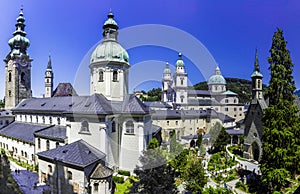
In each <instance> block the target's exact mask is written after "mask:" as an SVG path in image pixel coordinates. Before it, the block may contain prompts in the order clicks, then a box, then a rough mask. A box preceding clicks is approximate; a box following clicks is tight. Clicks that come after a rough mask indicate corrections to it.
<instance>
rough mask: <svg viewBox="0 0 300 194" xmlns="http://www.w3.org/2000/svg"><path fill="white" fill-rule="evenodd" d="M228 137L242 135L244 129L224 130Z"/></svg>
mask: <svg viewBox="0 0 300 194" xmlns="http://www.w3.org/2000/svg"><path fill="white" fill-rule="evenodd" d="M226 132H227V133H228V134H229V135H244V129H238V130H237V129H226Z"/></svg>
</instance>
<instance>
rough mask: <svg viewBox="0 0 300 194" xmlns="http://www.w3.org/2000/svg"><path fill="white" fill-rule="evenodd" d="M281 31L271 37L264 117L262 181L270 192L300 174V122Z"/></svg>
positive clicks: (291, 69) (290, 66) (287, 54)
mask: <svg viewBox="0 0 300 194" xmlns="http://www.w3.org/2000/svg"><path fill="white" fill-rule="evenodd" d="M286 44H287V42H286V41H285V40H284V37H283V31H282V30H281V29H278V30H277V31H276V32H275V33H274V35H273V42H272V47H271V49H270V57H269V58H268V61H269V64H270V67H269V70H270V71H271V79H270V82H269V88H268V93H267V95H268V98H269V107H268V108H266V109H265V110H264V115H263V122H264V127H263V158H262V161H261V170H262V180H263V182H264V183H265V184H267V185H269V186H270V189H271V190H280V189H281V188H282V187H283V186H284V185H285V184H286V181H287V178H289V177H290V174H291V175H292V178H293V176H294V175H295V174H296V172H299V167H300V164H299V161H300V124H299V123H300V122H299V117H298V116H297V115H296V113H297V112H298V111H299V110H298V108H297V107H296V106H295V105H294V95H293V93H294V91H295V84H294V80H293V76H292V72H293V66H294V65H293V63H292V60H291V58H290V52H289V51H288V50H287V48H286Z"/></svg>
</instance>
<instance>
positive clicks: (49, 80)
mask: <svg viewBox="0 0 300 194" xmlns="http://www.w3.org/2000/svg"><path fill="white" fill-rule="evenodd" d="M53 78H54V76H53V71H52V65H51V57H50V55H49V59H48V65H47V69H46V72H45V98H51V97H52V93H53Z"/></svg>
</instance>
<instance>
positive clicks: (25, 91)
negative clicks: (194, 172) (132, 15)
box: [0, 10, 159, 193]
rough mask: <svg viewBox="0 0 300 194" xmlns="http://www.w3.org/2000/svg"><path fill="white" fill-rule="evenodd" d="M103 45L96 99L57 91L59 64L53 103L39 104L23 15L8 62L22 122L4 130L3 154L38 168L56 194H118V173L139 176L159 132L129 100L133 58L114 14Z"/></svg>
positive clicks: (95, 58)
mask: <svg viewBox="0 0 300 194" xmlns="http://www.w3.org/2000/svg"><path fill="white" fill-rule="evenodd" d="M102 35H103V41H102V42H101V43H100V44H99V45H98V46H97V48H96V49H95V50H94V52H93V54H92V56H91V60H90V65H89V67H88V68H90V72H91V74H90V77H91V80H90V81H91V82H90V92H91V94H90V95H89V96H78V95H77V93H76V91H75V90H74V88H73V87H72V86H71V84H68V83H61V84H59V85H58V87H57V88H56V89H55V90H53V79H54V71H53V69H52V64H51V58H50V57H49V60H48V65H47V68H46V71H45V96H44V98H34V97H32V96H31V61H32V59H31V58H30V57H29V54H28V52H27V49H28V47H29V40H28V39H27V38H26V33H25V18H24V15H23V12H22V10H21V12H20V14H19V17H18V18H17V24H16V31H15V32H14V33H13V38H12V39H11V40H9V42H8V43H9V46H10V48H11V51H10V53H9V54H8V55H7V57H6V58H5V60H4V61H5V62H6V82H5V88H6V89H5V91H6V93H5V97H6V98H5V99H6V101H5V108H6V109H11V111H12V113H13V115H14V117H15V120H14V122H11V123H10V124H8V125H7V126H6V127H3V128H1V130H0V147H1V148H3V149H4V150H5V151H6V152H7V153H8V154H10V156H11V157H13V158H16V159H18V160H19V161H24V162H26V163H28V164H31V165H35V166H38V173H39V182H40V183H45V184H48V185H50V187H51V192H54V193H57V192H59V193H73V192H74V193H86V192H89V193H112V192H113V184H112V173H113V172H114V171H116V170H118V169H124V170H129V171H133V169H134V168H135V167H136V165H137V164H138V158H139V156H140V154H141V153H142V151H143V150H145V148H146V145H147V143H148V141H149V140H150V139H151V138H152V134H156V133H157V130H159V128H154V127H153V126H152V122H151V115H150V112H149V108H148V107H147V106H146V105H144V104H143V103H142V102H141V101H140V100H139V99H138V98H137V97H135V96H134V95H132V94H128V70H129V68H130V64H129V57H128V53H127V51H126V50H125V49H124V48H123V47H122V46H121V45H120V44H119V43H118V24H117V23H116V21H115V20H114V15H113V13H111V12H110V13H109V14H108V18H107V20H106V21H105V23H104V24H103V33H102Z"/></svg>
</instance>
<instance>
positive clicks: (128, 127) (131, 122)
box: [126, 121, 134, 133]
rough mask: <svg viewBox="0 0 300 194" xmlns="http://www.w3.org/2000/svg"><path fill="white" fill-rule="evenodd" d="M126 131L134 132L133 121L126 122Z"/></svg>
mask: <svg viewBox="0 0 300 194" xmlns="http://www.w3.org/2000/svg"><path fill="white" fill-rule="evenodd" d="M126 133H134V125H133V121H127V122H126Z"/></svg>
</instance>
